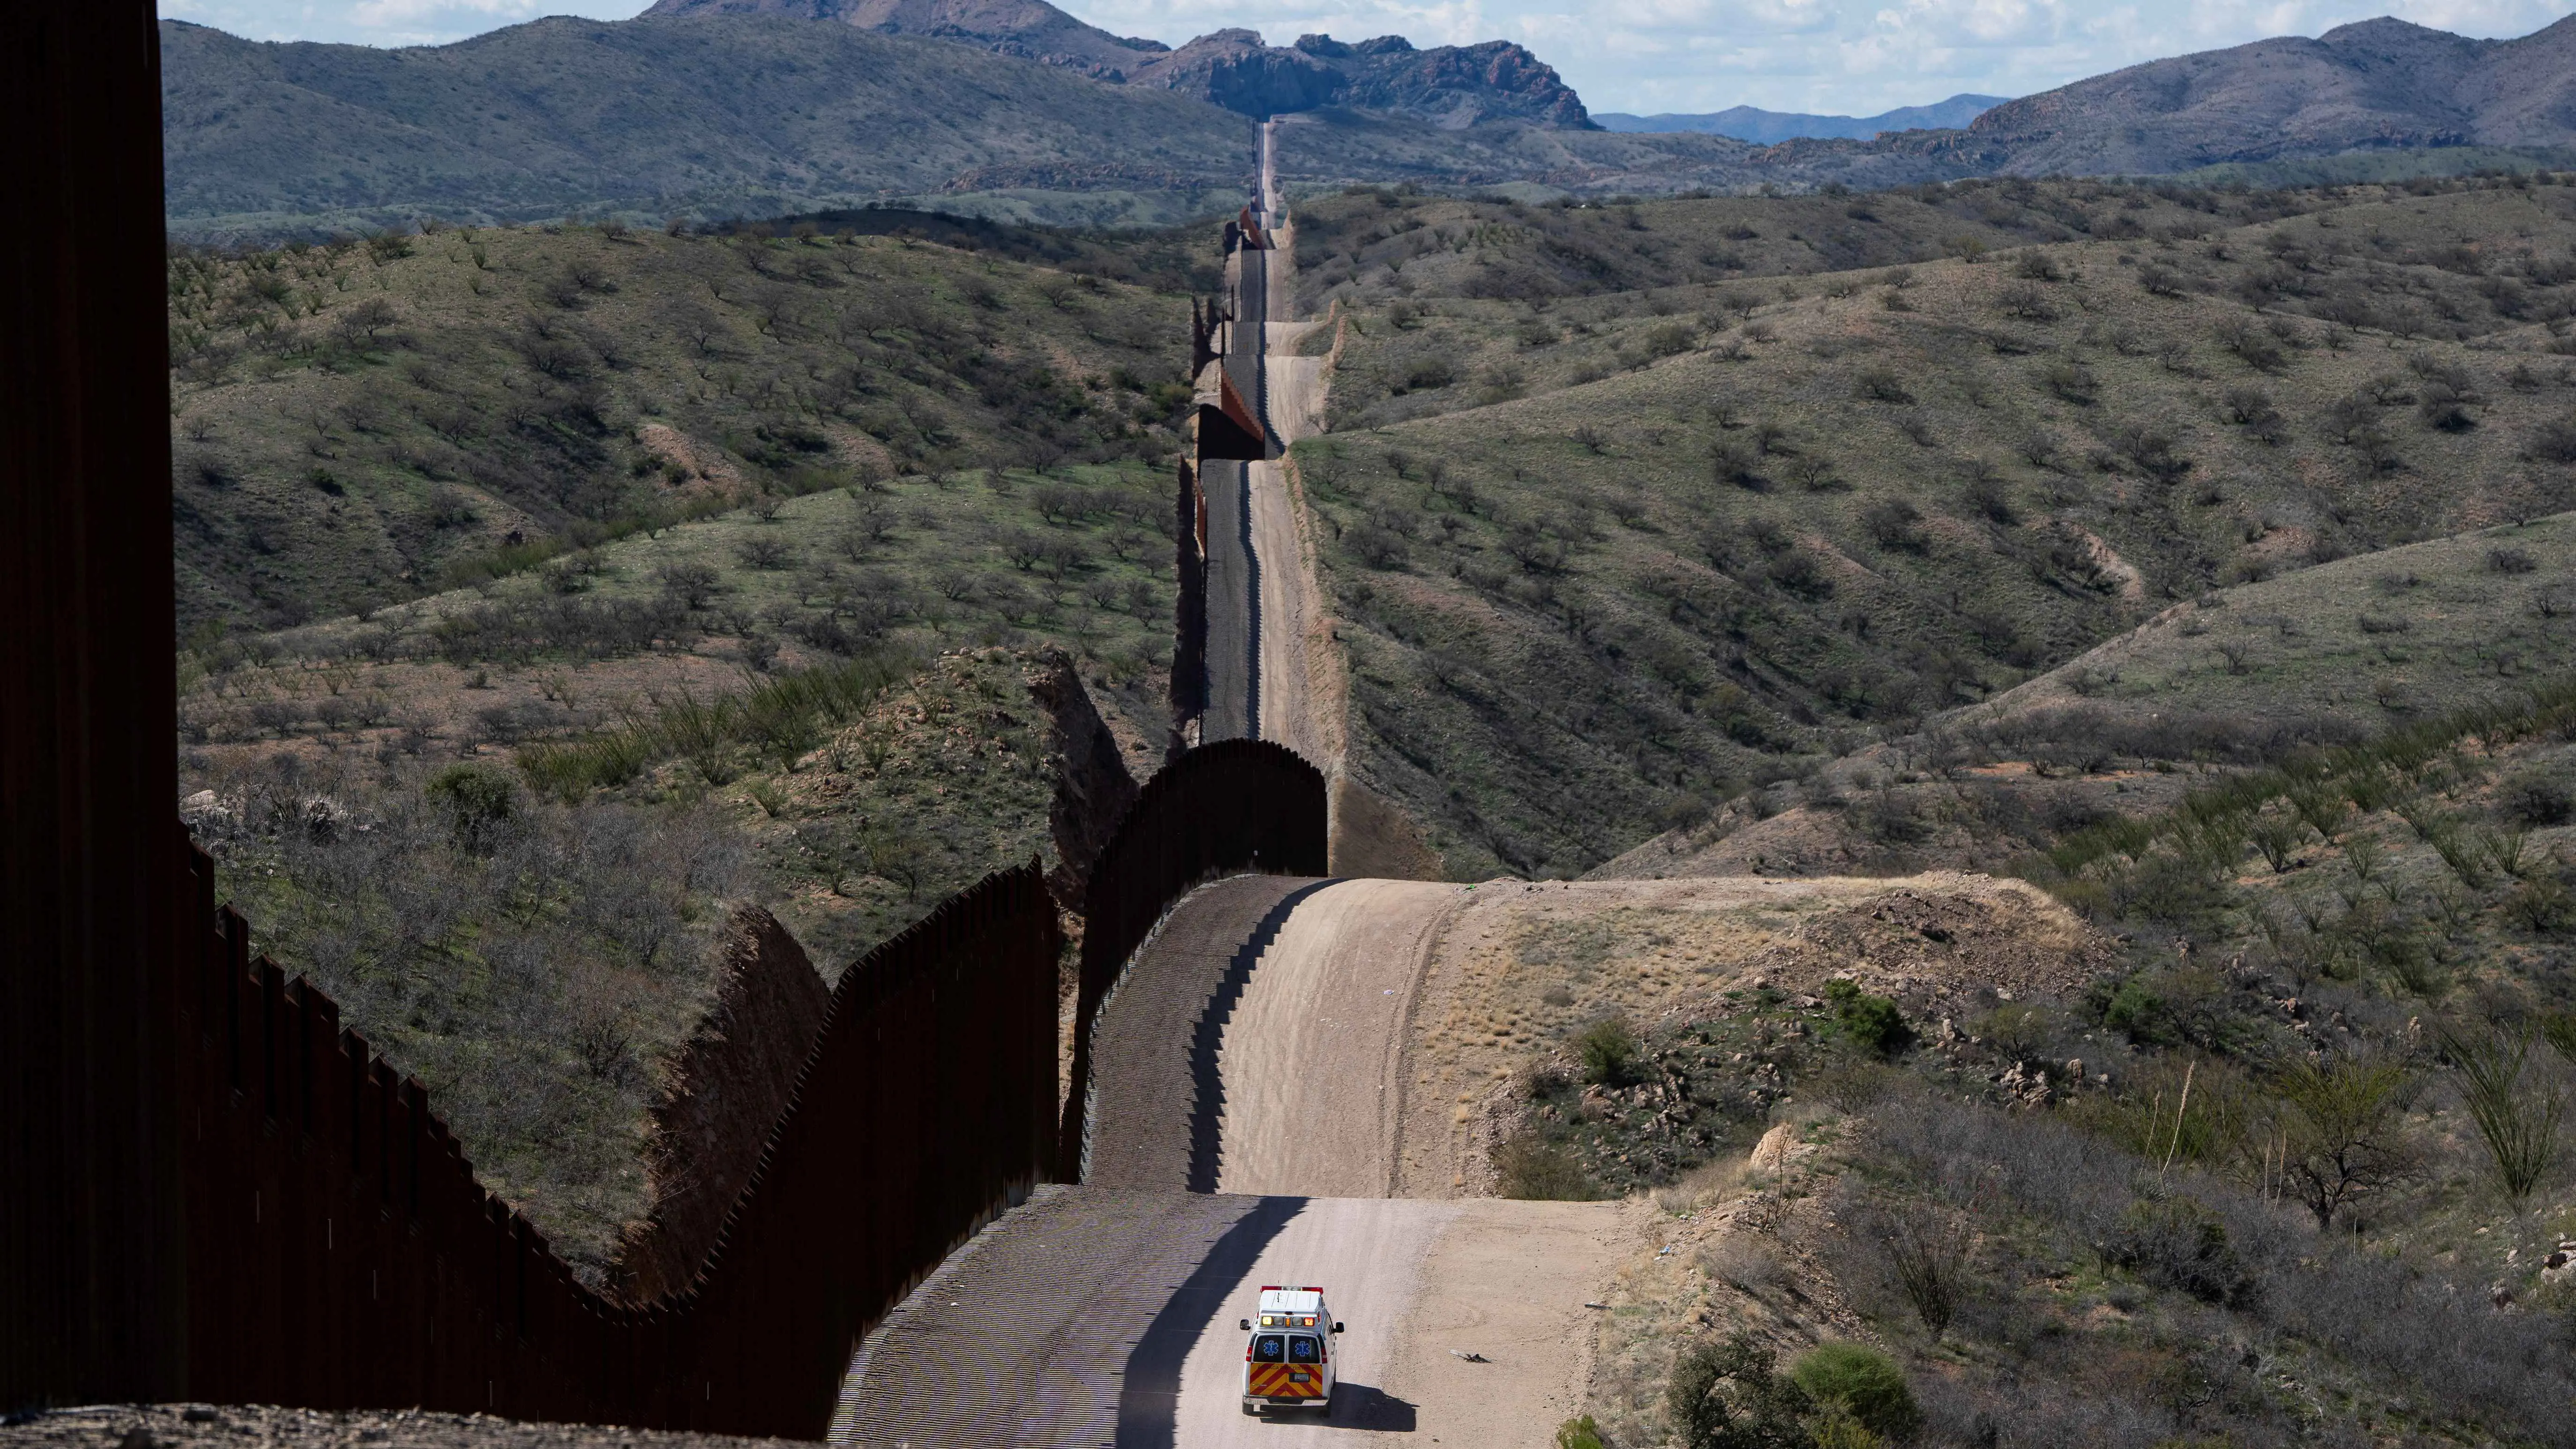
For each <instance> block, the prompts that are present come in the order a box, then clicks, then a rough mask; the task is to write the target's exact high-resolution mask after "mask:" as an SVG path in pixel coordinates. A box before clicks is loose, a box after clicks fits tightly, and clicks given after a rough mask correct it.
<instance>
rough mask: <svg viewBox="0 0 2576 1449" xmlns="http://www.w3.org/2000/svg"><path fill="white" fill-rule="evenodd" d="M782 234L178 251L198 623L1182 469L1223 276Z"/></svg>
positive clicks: (183, 457)
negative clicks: (949, 494) (586, 553)
mask: <svg viewBox="0 0 2576 1449" xmlns="http://www.w3.org/2000/svg"><path fill="white" fill-rule="evenodd" d="M951 48H952V49H954V47H951ZM960 53H961V54H968V55H972V54H973V53H972V52H966V51H962V50H961V51H960ZM767 230H768V229H766V228H763V229H759V230H757V231H745V232H741V233H739V234H735V235H731V236H690V237H672V236H665V235H662V234H660V233H658V232H629V231H625V230H623V229H620V228H617V227H614V226H608V227H597V228H594V227H550V228H534V227H531V228H520V229H487V230H453V229H441V230H439V231H436V232H434V233H432V234H430V235H426V236H416V237H410V238H381V237H380V238H378V239H377V240H376V241H375V242H373V243H370V244H368V245H366V246H358V245H353V244H334V245H330V246H324V247H306V246H302V245H301V244H296V245H293V246H289V247H285V248H277V249H271V250H265V251H251V252H244V253H238V254H215V253H207V252H185V253H178V254H174V256H173V257H172V259H171V262H170V269H169V285H170V291H171V302H170V306H171V337H172V360H173V366H174V369H175V371H174V375H173V379H172V387H173V405H174V418H173V423H172V426H173V429H174V440H173V445H174V449H175V452H176V457H177V460H178V477H177V479H176V481H175V490H176V502H177V507H178V517H179V533H178V540H177V549H178V559H179V575H180V598H181V601H182V602H181V615H182V619H183V621H184V623H185V624H187V625H189V626H195V625H200V624H212V623H215V622H218V621H220V622H225V623H229V624H231V625H233V626H235V627H239V626H242V625H251V626H266V627H274V626H277V625H280V624H291V623H295V622H300V621H301V620H303V619H304V618H307V617H310V616H315V615H331V614H339V613H345V612H348V611H351V610H355V609H360V608H364V607H367V606H369V605H375V604H383V603H387V602H391V601H393V600H396V599H401V598H408V597H412V596H416V595H419V594H423V593H428V592H434V591H436V590H438V589H440V588H443V587H446V586H448V585H449V584H451V583H454V582H459V581H463V580H467V579H470V578H473V577H479V576H482V575H484V574H489V573H491V572H493V571H495V570H500V571H507V570H508V569H510V568H512V567H518V566H524V565H527V564H530V563H533V562H536V561H538V560H539V559H540V558H542V557H544V556H546V555H547V554H549V553H552V552H557V551H561V550H564V549H567V548H572V547H576V546H580V545H583V544H588V543H596V542H600V541H602V540H604V539H606V538H609V537H613V536H616V535H618V534H621V533H623V532H625V531H628V530H631V529H633V528H636V527H639V526H642V525H644V524H647V523H651V522H655V521H657V520H658V521H661V522H668V521H670V520H673V519H677V518H682V517H686V516H690V515H692V514H694V513H699V512H704V511H707V510H709V509H714V508H724V507H735V506H740V505H741V504H742V503H744V502H747V501H748V500H749V499H750V498H751V497H752V496H753V495H756V494H761V493H768V494H772V495H778V496H784V495H787V494H791V493H798V492H809V491H813V490H815V489H818V488H824V487H836V486H841V485H845V484H851V483H855V482H859V481H863V480H881V479H885V478H891V477H893V476H895V475H897V474H911V473H920V472H924V471H935V472H954V471H958V470H962V469H966V468H969V467H976V466H984V465H1029V464H1053V463H1055V462H1057V461H1059V460H1064V461H1072V460H1100V461H1105V460H1109V459H1117V458H1135V459H1160V458H1162V457H1164V456H1165V455H1167V454H1170V453H1172V452H1174V451H1176V450H1177V449H1178V448H1179V447H1180V436H1179V434H1177V433H1176V432H1175V431H1174V427H1175V426H1176V424H1178V423H1179V421H1180V420H1181V417H1182V414H1183V412H1184V411H1185V408H1186V403H1187V391H1186V386H1185V382H1184V379H1183V377H1182V369H1183V365H1184V363H1185V361H1186V356H1185V354H1186V348H1187V313H1188V309H1187V304H1186V302H1185V301H1184V300H1183V299H1181V298H1180V297H1177V296H1174V295H1171V294H1170V293H1168V292H1163V291H1157V290H1154V289H1153V288H1154V286H1155V285H1162V286H1186V285H1189V284H1191V283H1193V282H1195V281H1196V280H1197V278H1195V277H1194V276H1193V275H1192V274H1191V273H1190V272H1189V271H1188V269H1187V268H1186V267H1181V266H1177V265H1176V266H1174V267H1173V268H1172V269H1170V270H1165V271H1157V270H1155V268H1154V266H1153V265H1151V261H1152V258H1154V257H1156V256H1159V255H1160V253H1159V251H1158V250H1157V249H1156V246H1155V244H1152V243H1146V244H1142V245H1141V247H1140V249H1141V250H1142V251H1144V252H1145V253H1146V255H1147V257H1148V261H1149V265H1148V266H1147V267H1146V268H1144V269H1143V270H1142V271H1139V270H1138V269H1137V268H1136V267H1135V266H1134V264H1133V263H1130V262H1125V261H1122V262H1121V263H1120V265H1119V266H1117V267H1115V268H1110V267H1105V266H1102V265H1100V263H1101V262H1102V261H1103V260H1104V257H1103V255H1102V254H1101V253H1099V252H1097V251H1096V250H1095V251H1088V252H1086V251H1083V250H1082V249H1081V248H1080V247H1078V246H1076V245H1075V244H1074V243H1075V241H1077V240H1078V239H1074V238H1065V239H1063V242H1062V246H1061V247H1060V248H1058V249H1059V250H1062V251H1064V252H1065V253H1067V254H1066V255H1061V256H1048V257H1047V258H1046V259H1047V260H1048V261H1051V262H1054V263H1056V265H1043V264H1036V261H1035V258H1037V257H1038V256H1040V255H1041V254H1043V253H1045V252H1047V251H1048V250H1049V249H1047V248H1036V247H1032V248H1025V249H1021V255H1025V256H1030V257H1031V258H1032V260H1031V261H1021V260H1011V259H1009V256H1010V253H1011V251H1012V250H1013V248H1012V247H1011V246H1009V245H1007V244H1005V245H1002V246H998V247H996V249H995V250H994V251H990V252H984V251H970V250H966V249H964V247H963V246H943V245H935V244H925V243H922V242H920V241H917V240H915V239H913V238H911V237H905V236H893V237H889V236H859V235H855V234H853V235H847V236H841V237H835V236H833V235H832V234H830V233H829V232H826V231H823V230H821V229H819V228H817V227H814V226H810V225H808V226H804V227H799V228H795V229H794V230H798V231H803V232H807V233H810V234H809V235H803V236H796V235H786V236H770V235H765V234H763V233H765V232H766V231H767ZM1008 238H1009V234H1008V233H1004V234H1003V236H1002V238H1001V239H1002V240H1003V241H1004V242H1006V243H1007V241H1008ZM952 239H953V240H956V241H959V242H961V243H973V242H975V241H976V240H977V238H976V237H975V236H973V235H961V236H956V237H953V238H952ZM1104 271H1119V272H1124V273H1127V274H1130V275H1137V276H1139V277H1140V278H1141V279H1142V280H1143V281H1144V282H1145V283H1146V284H1147V285H1137V284H1133V283H1122V282H1114V281H1107V280H1104V279H1103V273H1104Z"/></svg>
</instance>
